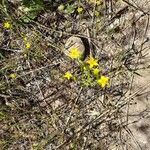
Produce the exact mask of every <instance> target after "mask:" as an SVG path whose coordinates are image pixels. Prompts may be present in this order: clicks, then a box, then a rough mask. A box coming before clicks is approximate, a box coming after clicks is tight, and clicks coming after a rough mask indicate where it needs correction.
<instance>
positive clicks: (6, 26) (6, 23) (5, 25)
mask: <svg viewBox="0 0 150 150" xmlns="http://www.w3.org/2000/svg"><path fill="white" fill-rule="evenodd" d="M11 27H12V25H11V23H10V22H8V21H6V22H4V28H5V29H10V28H11Z"/></svg>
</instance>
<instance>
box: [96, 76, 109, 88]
mask: <svg viewBox="0 0 150 150" xmlns="http://www.w3.org/2000/svg"><path fill="white" fill-rule="evenodd" d="M108 81H109V78H108V77H105V76H101V78H100V79H99V80H98V81H97V83H98V84H99V85H100V86H101V87H102V88H104V87H105V86H106V85H108Z"/></svg>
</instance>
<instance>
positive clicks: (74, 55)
mask: <svg viewBox="0 0 150 150" xmlns="http://www.w3.org/2000/svg"><path fill="white" fill-rule="evenodd" d="M69 57H70V58H72V59H78V58H81V52H80V51H79V50H78V49H77V48H72V49H71V50H70V53H69Z"/></svg>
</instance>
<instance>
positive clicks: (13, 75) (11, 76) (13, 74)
mask: <svg viewBox="0 0 150 150" xmlns="http://www.w3.org/2000/svg"><path fill="white" fill-rule="evenodd" d="M9 77H10V78H12V79H15V78H16V77H17V74H16V73H11V74H10V75H9Z"/></svg>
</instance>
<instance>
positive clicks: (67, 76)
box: [64, 72, 73, 80]
mask: <svg viewBox="0 0 150 150" xmlns="http://www.w3.org/2000/svg"><path fill="white" fill-rule="evenodd" d="M72 77H73V75H72V74H71V73H70V72H66V73H65V75H64V78H66V79H68V80H70V79H71V78H72Z"/></svg>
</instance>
